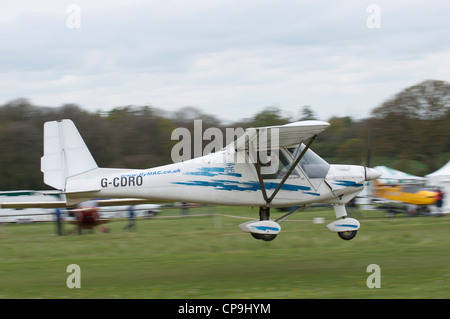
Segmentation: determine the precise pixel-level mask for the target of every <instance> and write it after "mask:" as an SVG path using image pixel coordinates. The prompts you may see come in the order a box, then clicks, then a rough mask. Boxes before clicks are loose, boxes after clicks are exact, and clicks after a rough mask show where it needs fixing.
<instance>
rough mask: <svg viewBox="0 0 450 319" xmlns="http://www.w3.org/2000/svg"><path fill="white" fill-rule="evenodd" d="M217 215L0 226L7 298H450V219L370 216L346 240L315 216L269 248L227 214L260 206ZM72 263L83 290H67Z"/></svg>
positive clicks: (304, 217)
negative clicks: (375, 281)
mask: <svg viewBox="0 0 450 319" xmlns="http://www.w3.org/2000/svg"><path fill="white" fill-rule="evenodd" d="M195 212H196V211H195V210H191V213H192V214H194V213H195ZM199 212H205V211H204V210H203V211H202V210H199ZM215 212H216V213H217V215H215V216H200V217H186V218H156V219H151V220H143V219H142V220H138V230H137V232H126V231H123V230H122V227H123V226H124V225H125V224H126V220H114V221H112V222H111V223H109V224H108V225H107V226H108V227H109V228H110V229H111V232H110V233H100V232H97V231H96V232H95V233H93V234H84V235H82V236H78V235H66V236H55V235H53V233H54V225H53V223H38V224H27V225H16V224H6V225H0V298H172V299H175V298H221V299H222V298H449V297H450V244H449V243H450V231H449V229H450V218H449V217H441V218H437V217H414V218H408V217H396V218H384V217H382V214H380V213H368V212H364V213H363V216H360V218H359V220H360V222H361V229H360V231H359V232H358V235H357V236H356V237H355V238H354V239H353V240H351V241H343V240H341V239H340V238H339V237H338V236H337V235H336V234H334V233H331V232H329V231H328V230H327V229H326V226H325V225H326V223H328V222H331V221H333V220H334V219H335V218H334V213H333V211H332V210H311V211H305V212H303V213H302V212H301V213H298V214H296V215H294V216H292V217H291V218H290V220H288V221H285V222H283V223H282V224H281V225H282V232H281V234H280V235H279V236H278V238H277V239H275V240H274V241H272V242H264V241H261V240H255V239H253V238H252V237H251V236H250V235H249V234H246V233H242V232H241V231H240V229H239V228H238V225H239V224H240V223H242V222H245V221H247V220H245V219H237V218H232V217H227V216H224V215H220V214H230V215H238V216H244V217H253V218H256V216H257V210H256V209H253V210H252V209H251V208H238V207H232V208H227V207H217V208H215ZM167 214H173V212H165V213H163V214H162V215H161V216H164V215H167ZM280 215H281V213H276V212H273V214H272V217H277V216H280ZM314 217H325V219H326V223H325V224H314V223H313V222H312V219H313V218H314ZM67 228H68V226H67V225H66V229H67ZM73 263H74V264H78V265H79V266H80V267H81V288H79V289H76V288H74V289H69V288H67V286H66V279H67V277H68V276H69V275H70V274H69V273H67V272H66V268H67V266H68V265H69V264H73ZM370 264H378V265H379V266H380V267H381V288H379V289H376V288H374V289H369V288H368V287H367V285H366V279H367V277H368V276H369V275H370V273H367V272H366V269H367V266H368V265H370Z"/></svg>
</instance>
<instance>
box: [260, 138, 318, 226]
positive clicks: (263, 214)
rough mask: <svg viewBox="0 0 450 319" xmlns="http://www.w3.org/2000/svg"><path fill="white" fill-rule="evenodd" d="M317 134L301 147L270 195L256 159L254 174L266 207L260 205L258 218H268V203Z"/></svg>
mask: <svg viewBox="0 0 450 319" xmlns="http://www.w3.org/2000/svg"><path fill="white" fill-rule="evenodd" d="M316 137H317V135H314V136H313V137H311V138H310V139H309V141H308V144H307V145H306V146H305V148H304V149H303V151H302V152H301V153H300V154H299V155H298V156H297V158H296V159H295V160H294V162H293V163H292V165H291V167H290V168H289V170H288V171H287V173H286V175H284V177H283V179H282V180H281V182H280V183H279V184H278V186H277V188H276V189H275V190H274V192H273V193H272V195H270V197H268V196H267V190H266V187H265V185H264V180H263V178H262V174H261V166H260V165H259V163H258V161H257V160H256V161H255V163H254V165H255V169H256V174H257V176H258V181H259V185H260V187H261V191H262V195H263V198H264V200H265V202H266V207H261V209H260V219H261V220H268V219H269V217H270V213H269V209H270V203H271V202H272V201H273V199H274V198H275V196H276V195H277V194H278V192H279V191H280V189H281V188H282V187H283V185H284V183H285V182H286V180H287V179H288V178H289V176H291V174H292V171H293V170H294V169H295V167H296V166H297V164H298V163H299V162H300V160H301V159H302V158H303V156H304V155H305V153H306V152H307V151H308V150H309V147H310V146H311V144H312V143H313V142H314V140H315V139H316Z"/></svg>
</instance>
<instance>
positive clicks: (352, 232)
mask: <svg viewBox="0 0 450 319" xmlns="http://www.w3.org/2000/svg"><path fill="white" fill-rule="evenodd" d="M356 233H357V230H349V231H341V232H338V233H337V234H338V235H339V237H341V238H342V239H343V240H350V239H353V238H355V236H356Z"/></svg>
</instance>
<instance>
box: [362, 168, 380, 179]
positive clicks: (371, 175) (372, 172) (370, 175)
mask: <svg viewBox="0 0 450 319" xmlns="http://www.w3.org/2000/svg"><path fill="white" fill-rule="evenodd" d="M365 172H366V181H373V180H375V179H377V178H378V177H380V176H381V173H380V172H379V171H377V170H376V169H373V168H370V167H365Z"/></svg>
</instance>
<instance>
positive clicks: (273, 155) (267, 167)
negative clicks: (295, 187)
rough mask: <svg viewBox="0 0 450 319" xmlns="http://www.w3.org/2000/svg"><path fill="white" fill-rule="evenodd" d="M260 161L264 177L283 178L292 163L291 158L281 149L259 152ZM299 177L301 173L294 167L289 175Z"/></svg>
mask: <svg viewBox="0 0 450 319" xmlns="http://www.w3.org/2000/svg"><path fill="white" fill-rule="evenodd" d="M258 162H259V164H260V166H261V175H262V177H263V179H282V178H283V177H284V176H285V175H286V173H287V172H288V171H289V169H290V167H291V165H292V159H290V158H289V157H288V156H286V154H284V152H283V151H282V150H281V149H276V150H267V151H259V152H258ZM294 176H295V177H298V176H299V173H298V171H297V170H296V169H294V170H293V171H292V173H291V175H290V176H289V177H294Z"/></svg>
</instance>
